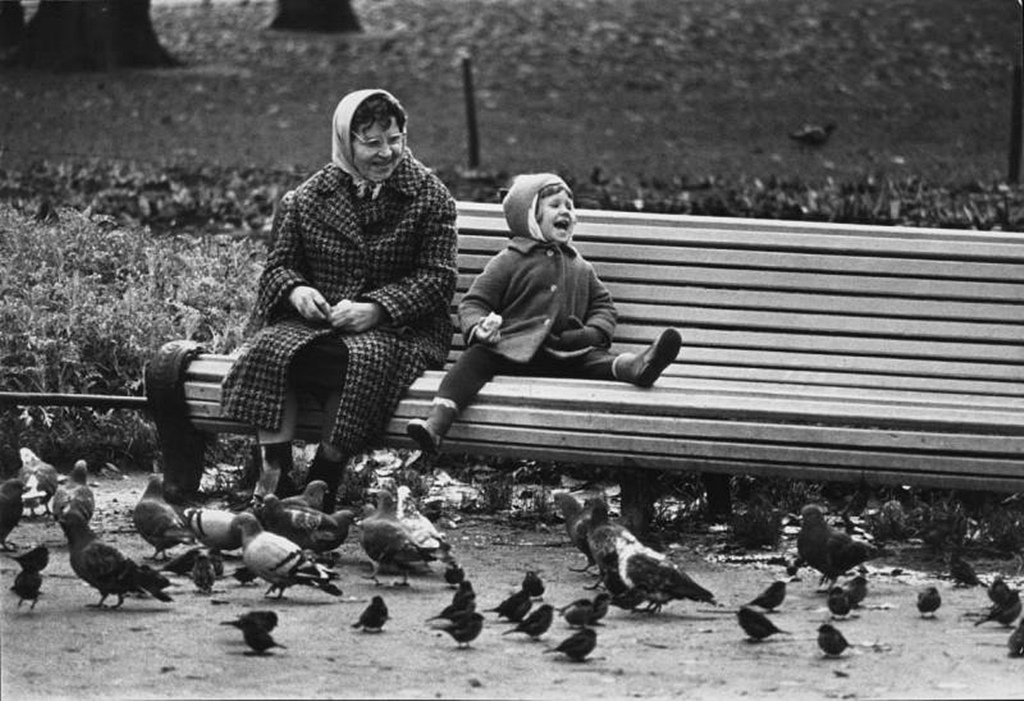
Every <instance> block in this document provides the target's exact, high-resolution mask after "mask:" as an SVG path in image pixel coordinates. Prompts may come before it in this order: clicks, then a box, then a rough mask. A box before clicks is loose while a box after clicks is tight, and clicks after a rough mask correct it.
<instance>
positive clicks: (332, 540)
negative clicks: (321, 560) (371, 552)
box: [257, 494, 355, 553]
mask: <svg viewBox="0 0 1024 701" xmlns="http://www.w3.org/2000/svg"><path fill="white" fill-rule="evenodd" d="M257 515H258V517H259V520H260V523H261V524H262V525H263V528H265V529H266V530H268V531H270V532H271V533H277V534H278V535H282V536H284V537H285V538H287V539H288V540H290V541H292V542H293V543H296V544H297V545H298V546H299V547H300V548H302V549H303V550H312V551H313V552H315V553H325V552H329V551H331V550H334V549H336V548H337V547H338V546H340V545H341V544H342V543H344V542H345V539H346V538H347V537H348V529H349V526H350V525H351V523H352V520H353V518H354V517H355V514H354V513H353V512H352V511H349V510H347V509H343V510H340V511H338V512H336V513H334V514H325V513H324V512H322V511H318V510H316V509H312V508H310V507H308V506H298V505H296V504H294V503H293V504H290V505H289V504H285V503H284V502H283V501H282V500H281V499H279V498H278V497H277V496H275V495H274V494H268V495H266V496H265V497H264V498H263V505H262V507H261V508H260V509H259V511H258V512H257Z"/></svg>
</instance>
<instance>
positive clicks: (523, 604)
mask: <svg viewBox="0 0 1024 701" xmlns="http://www.w3.org/2000/svg"><path fill="white" fill-rule="evenodd" d="M532 603H533V602H532V600H531V599H530V595H529V594H528V593H526V592H525V591H523V590H522V589H520V590H519V591H517V592H516V593H515V594H512V595H511V596H509V597H507V598H506V599H505V600H504V601H502V602H501V603H500V604H498V605H497V606H495V607H494V608H492V609H487V611H488V612H489V613H491V612H493V613H497V614H498V618H507V619H508V620H509V621H511V622H512V623H519V622H520V621H521V620H523V618H524V617H525V616H526V614H528V613H529V612H530V606H531V605H532Z"/></svg>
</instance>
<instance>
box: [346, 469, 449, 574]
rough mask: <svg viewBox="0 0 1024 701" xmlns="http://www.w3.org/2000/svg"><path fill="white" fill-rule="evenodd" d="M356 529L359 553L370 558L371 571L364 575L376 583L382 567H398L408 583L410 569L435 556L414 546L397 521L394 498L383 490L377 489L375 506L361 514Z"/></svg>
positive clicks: (407, 533)
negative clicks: (359, 546)
mask: <svg viewBox="0 0 1024 701" xmlns="http://www.w3.org/2000/svg"><path fill="white" fill-rule="evenodd" d="M359 529H360V531H361V536H360V544H361V545H362V547H363V552H365V553H366V556H367V557H369V558H370V560H372V561H373V571H372V572H371V573H370V575H369V577H368V578H369V579H372V580H373V581H374V582H375V583H377V584H380V581H379V580H378V579H377V574H378V573H379V572H380V570H381V568H382V567H389V566H390V567H394V568H397V569H399V570H400V571H401V572H402V582H401V584H402V585H403V586H404V585H407V584H408V583H409V571H410V570H412V569H413V568H415V567H416V566H418V565H422V564H425V563H429V562H431V561H433V560H435V559H436V558H435V557H434V554H433V553H432V552H431V551H430V550H428V549H424V548H421V547H420V546H419V545H417V543H416V541H415V539H414V538H413V536H412V534H411V533H410V532H409V530H408V528H407V527H406V526H405V525H404V524H403V523H402V522H401V521H400V520H399V518H398V513H397V511H396V504H395V497H394V495H392V494H391V492H389V491H387V490H386V489H380V490H377V508H376V509H374V510H372V511H371V512H370V513H369V514H367V515H366V516H364V517H363V520H362V521H360V522H359Z"/></svg>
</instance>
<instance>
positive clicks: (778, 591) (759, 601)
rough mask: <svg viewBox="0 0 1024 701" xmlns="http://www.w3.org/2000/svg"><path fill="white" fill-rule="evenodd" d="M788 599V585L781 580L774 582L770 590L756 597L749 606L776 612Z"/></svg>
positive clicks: (769, 586) (770, 585) (769, 587)
mask: <svg viewBox="0 0 1024 701" xmlns="http://www.w3.org/2000/svg"><path fill="white" fill-rule="evenodd" d="M785 599H786V583H785V582H784V581H782V580H781V579H780V580H778V581H775V582H772V583H771V584H769V585H768V588H767V589H765V590H764V591H763V592H761V593H760V594H758V595H757V596H756V597H754V599H753V600H751V601H750V603H748V604H747V606H758V607H760V608H763V609H764V610H765V611H774V610H775V609H777V608H778V607H779V606H782V602H783V601H785Z"/></svg>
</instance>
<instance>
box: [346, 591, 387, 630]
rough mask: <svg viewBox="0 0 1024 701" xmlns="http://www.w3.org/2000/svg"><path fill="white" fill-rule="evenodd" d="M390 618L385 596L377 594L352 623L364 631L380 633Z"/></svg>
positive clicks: (354, 626)
mask: <svg viewBox="0 0 1024 701" xmlns="http://www.w3.org/2000/svg"><path fill="white" fill-rule="evenodd" d="M387 620H388V606H387V604H385V603H384V598H383V597H380V596H375V597H373V598H372V599H371V600H370V605H369V606H367V607H366V609H365V610H364V611H363V612H362V613H361V614H360V615H359V620H358V621H356V622H355V623H353V624H352V627H353V628H361V629H362V630H363V632H364V633H379V632H381V630H383V628H384V623H385V622H386V621H387Z"/></svg>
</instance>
